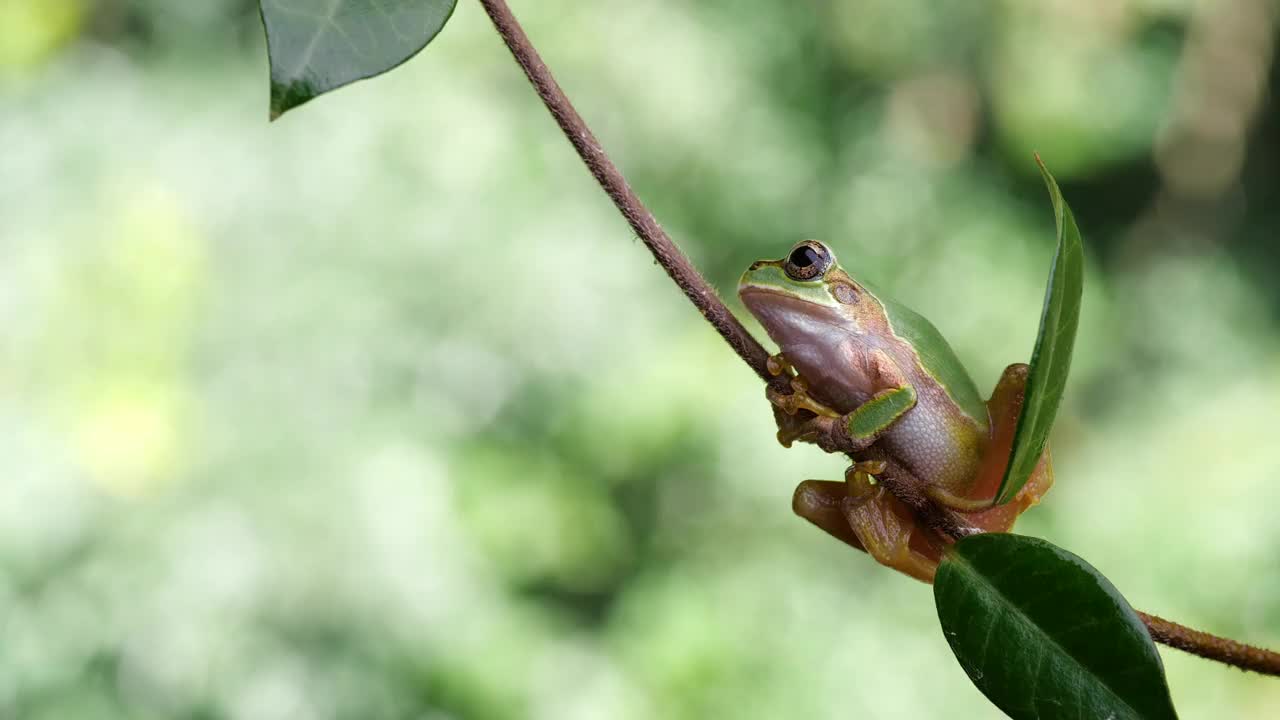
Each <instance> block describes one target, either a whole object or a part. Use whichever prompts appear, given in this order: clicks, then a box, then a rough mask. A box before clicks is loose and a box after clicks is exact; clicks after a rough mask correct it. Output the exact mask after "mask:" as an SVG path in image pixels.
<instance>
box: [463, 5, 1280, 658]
mask: <svg viewBox="0 0 1280 720" xmlns="http://www.w3.org/2000/svg"><path fill="white" fill-rule="evenodd" d="M480 4H481V5H483V6H484V9H485V12H486V13H488V15H489V19H490V20H492V21H493V25H494V27H495V28H497V30H498V34H499V35H501V36H502V40H503V42H505V43H506V45H507V49H509V50H510V51H511V54H512V55H514V56H515V59H516V62H517V63H519V64H520V67H521V68H523V69H524V74H525V75H526V76H527V77H528V78H529V82H530V83H532V84H533V88H534V90H536V91H537V93H538V96H539V97H540V98H542V102H543V104H545V105H546V106H547V110H548V111H550V112H551V116H552V117H554V118H555V121H556V123H557V124H558V125H560V129H561V130H563V131H564V134H565V137H566V138H568V139H569V142H570V143H571V144H572V145H573V147H574V149H575V150H577V151H578V155H579V156H580V157H581V158H582V161H583V162H584V163H586V165H587V169H588V170H590V171H591V174H592V175H593V176H595V178H596V181H597V182H599V183H600V187H601V188H603V189H604V191H605V192H606V193H607V194H608V195H609V197H610V199H612V200H613V204H614V205H615V206H617V208H618V211H619V212H621V213H622V216H623V217H624V218H626V220H627V222H628V223H629V224H630V225H631V228H632V229H633V230H635V232H636V235H639V236H640V239H641V240H642V241H643V242H644V244H645V245H646V246H647V247H648V248H649V250H650V252H652V253H653V257H654V259H656V260H657V261H658V264H659V265H661V266H662V268H663V269H664V270H666V271H667V274H668V275H670V276H671V279H672V280H674V281H675V283H676V285H678V286H679V287H680V289H681V290H682V291H684V294H685V295H686V296H687V297H688V298H689V300H690V302H692V303H693V304H694V305H695V306H696V307H697V308H698V311H699V312H701V313H702V316H703V317H705V318H706V319H707V321H708V322H710V323H711V325H712V326H713V327H714V328H715V329H716V330H717V331H718V332H719V333H720V335H721V336H722V337H723V338H724V339H725V342H727V343H729V346H730V347H731V348H733V350H734V352H736V353H738V356H739V357H741V358H742V359H743V361H744V362H746V363H747V365H748V366H750V367H751V369H752V370H754V371H755V373H756V375H759V376H760V378H761V379H763V380H764V381H765V382H767V383H768V382H776V381H777V380H778V379H777V378H774V377H773V376H772V375H770V374H769V371H768V369H767V367H766V361H767V360H768V357H769V354H768V353H767V352H766V351H765V349H764V348H763V347H762V346H761V345H760V343H759V342H758V341H757V340H756V339H755V338H754V337H752V336H751V334H750V333H748V332H747V329H746V328H744V327H743V326H742V323H740V322H738V319H737V318H736V317H734V316H733V314H732V313H730V312H729V308H727V307H725V305H724V303H723V302H721V300H720V298H719V296H717V295H716V292H715V290H714V289H713V288H712V287H711V285H710V284H708V283H707V281H706V279H705V278H703V277H702V274H701V273H699V272H698V270H697V269H696V268H695V267H694V266H693V264H692V263H690V262H689V259H688V258H687V257H685V255H684V253H682V252H681V251H680V248H679V247H677V246H676V244H675V242H674V241H672V240H671V238H670V236H668V235H667V233H666V231H665V230H663V229H662V226H661V225H659V224H658V221H657V219H656V218H654V216H653V213H651V212H649V209H648V208H647V207H645V205H644V203H642V202H641V201H640V198H639V197H637V196H636V194H635V191H634V190H632V189H631V186H630V185H629V184H628V183H627V180H626V178H625V177H623V175H622V173H621V172H619V170H618V168H617V166H615V165H614V164H613V161H612V160H610V159H609V156H608V155H607V154H605V151H604V148H602V147H600V142H599V141H598V140H596V136H595V135H594V134H593V133H592V132H591V130H590V128H588V127H587V124H586V123H585V122H584V121H583V120H582V117H581V116H579V115H578V111H577V110H574V108H573V104H572V103H570V102H569V98H567V97H565V94H564V91H563V90H561V89H560V85H559V84H558V83H557V82H556V80H555V78H554V77H553V76H552V75H551V71H550V70H548V69H547V66H546V65H545V64H544V63H543V62H542V58H541V57H539V56H538V52H537V51H536V50H534V48H533V45H532V44H530V42H529V38H528V37H527V36H526V35H525V34H524V30H523V29H522V28H521V27H520V23H519V22H518V21H517V20H516V18H515V16H514V15H512V14H511V8H509V7H507V3H506V1H505V0H480ZM924 514H925V515H926V516H928V515H932V516H933V517H934V518H935V519H936V518H944V517H946V516H945V514H944V513H943V511H942V510H941V509H940V508H939V509H938V512H937V513H924ZM1138 615H1139V617H1141V618H1142V621H1143V622H1144V623H1146V625H1147V628H1148V630H1149V631H1150V632H1151V638H1152V639H1153V640H1155V641H1156V642H1159V643H1163V644H1165V645H1168V646H1170V647H1174V648H1178V649H1179V650H1185V651H1186V652H1189V653H1192V654H1193V655H1199V656H1200V657H1202V658H1206V659H1209V660H1215V661H1217V662H1220V663H1225V664H1227V665H1232V666H1234V667H1238V668H1241V669H1242V670H1253V671H1255V672H1259V673H1265V674H1267V675H1280V654H1278V653H1274V652H1271V651H1269V650H1263V649H1260V648H1256V647H1252V646H1249V645H1245V644H1243V643H1239V642H1236V641H1234V640H1228V639H1227V638H1221V637H1217V636H1216V635H1210V634H1209V633H1206V632H1201V631H1199V630H1192V629H1190V628H1187V627H1184V626H1182V625H1179V624H1177V623H1173V622H1169V621H1168V620H1163V619H1161V618H1158V617H1156V616H1154V615H1147V614H1146V613H1138Z"/></svg>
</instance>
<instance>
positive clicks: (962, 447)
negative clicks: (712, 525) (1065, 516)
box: [738, 240, 1053, 582]
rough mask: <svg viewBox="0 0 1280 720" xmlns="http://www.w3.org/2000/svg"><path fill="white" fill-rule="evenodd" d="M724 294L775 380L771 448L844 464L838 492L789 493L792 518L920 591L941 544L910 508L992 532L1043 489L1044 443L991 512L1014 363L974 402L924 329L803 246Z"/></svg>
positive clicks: (826, 486) (808, 487)
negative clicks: (809, 451)
mask: <svg viewBox="0 0 1280 720" xmlns="http://www.w3.org/2000/svg"><path fill="white" fill-rule="evenodd" d="M738 295H739V297H740V298H741V299H742V302H743V304H744V305H745V306H746V308H747V310H748V311H750V312H751V314H752V315H754V316H755V317H756V319H758V320H759V321H760V323H761V324H762V325H763V326H764V329H765V331H766V332H768V334H769V337H771V338H772V339H773V341H774V342H776V343H777V344H778V348H779V354H777V355H775V356H773V357H771V358H770V359H769V371H770V372H771V373H772V374H773V375H775V376H776V377H779V378H781V379H783V380H788V381H789V383H783V384H784V387H783V388H779V387H777V386H776V385H777V384H776V383H775V384H773V385H770V388H769V390H768V391H767V395H768V398H769V400H770V402H771V403H772V404H773V405H774V406H775V408H776V409H775V413H774V414H775V416H776V417H777V419H778V425H779V431H778V440H779V441H780V442H781V443H782V444H783V445H785V446H787V447H790V445H791V443H792V442H794V441H796V440H800V441H805V442H812V443H815V444H817V445H819V446H820V447H822V448H823V449H824V450H827V451H828V452H844V453H846V454H847V455H848V456H849V457H850V458H851V459H852V460H853V465H852V466H851V467H850V468H849V469H848V470H847V471H846V473H845V479H844V482H829V481H822V480H806V481H804V482H802V483H800V486H799V487H797V488H796V491H795V495H794V497H793V501H792V507H793V509H794V510H795V512H796V513H797V514H798V515H800V516H801V517H804V518H805V519H807V520H809V521H810V522H812V523H813V524H815V525H817V526H818V527H820V528H822V529H823V530H825V531H826V532H828V533H830V534H832V535H834V536H836V537H837V538H839V539H841V540H843V541H845V542H847V543H848V544H850V545H852V546H854V547H856V548H859V549H862V550H866V551H867V552H868V553H869V554H870V555H871V556H872V557H874V558H875V559H876V560H877V561H879V562H881V563H883V564H884V565H887V566H889V567H892V568H894V569H896V570H899V571H902V572H904V573H906V574H908V575H910V576H912V577H915V578H917V579H920V580H923V581H925V582H932V580H933V576H934V572H935V571H936V570H937V566H938V562H939V561H940V559H941V555H942V550H943V548H944V546H945V543H946V542H947V540H946V539H945V537H944V535H943V534H942V533H941V532H940V531H939V530H938V529H937V528H938V525H936V524H934V523H930V522H929V521H927V520H926V519H923V518H922V516H921V515H920V514H919V513H918V512H917V510H918V509H920V508H921V507H934V508H938V507H941V508H945V511H946V512H950V513H953V515H952V516H951V519H952V520H955V521H957V522H956V524H958V525H960V526H962V527H963V526H968V527H970V528H973V529H977V530H982V531H990V532H1004V531H1007V530H1009V529H1010V528H1011V527H1012V526H1013V523H1014V521H1015V520H1016V519H1017V517H1018V515H1020V514H1021V513H1022V512H1023V511H1024V510H1026V509H1027V508H1029V507H1031V506H1032V505H1035V504H1036V503H1037V502H1039V500H1040V497H1041V496H1043V495H1044V493H1046V492H1047V491H1048V490H1049V487H1050V485H1052V484H1053V470H1052V466H1051V463H1050V458H1049V450H1048V448H1047V447H1046V448H1045V451H1044V454H1043V455H1042V456H1041V458H1040V462H1039V464H1038V465H1037V467H1036V470H1035V473H1034V474H1033V475H1032V477H1031V479H1030V480H1029V481H1028V482H1027V484H1026V485H1025V486H1024V487H1023V488H1022V490H1021V491H1020V492H1019V493H1018V495H1017V496H1016V497H1015V498H1014V499H1013V500H1012V501H1011V502H1008V503H1006V504H1004V505H994V504H993V503H994V500H993V498H994V496H995V493H996V490H997V488H998V487H999V486H1000V482H1001V479H1002V478H1003V475H1004V470H1005V466H1006V465H1007V464H1008V462H1009V455H1010V449H1011V447H1012V445H1013V435H1014V431H1015V430H1016V428H1017V421H1018V414H1019V412H1021V409H1022V399H1023V393H1024V390H1025V387H1026V382H1027V370H1028V367H1027V365H1025V364H1022V363H1016V364H1013V365H1010V366H1009V367H1007V368H1005V370H1004V373H1003V374H1002V375H1001V376H1000V379H999V381H998V382H997V383H996V386H995V390H994V391H993V392H992V394H991V397H990V399H988V400H986V401H983V399H982V397H981V395H979V394H978V388H977V386H975V385H974V382H973V380H972V379H971V378H970V376H969V373H968V371H966V370H965V368H964V366H963V365H961V364H960V360H959V359H958V358H957V357H956V354H955V351H953V350H952V349H951V346H950V345H948V344H947V341H946V340H945V339H944V338H943V337H942V334H941V333H939V332H938V330H937V329H936V328H935V327H934V326H933V325H932V324H931V323H930V322H929V321H928V320H926V319H925V318H923V317H922V316H920V315H919V314H917V313H915V312H913V311H912V310H910V309H908V308H907V307H905V306H904V305H901V304H900V303H898V302H896V301H894V300H892V299H891V298H889V297H888V296H887V295H885V294H884V293H882V292H880V291H879V290H876V289H875V288H874V287H873V286H871V285H869V284H868V283H867V282H866V281H864V280H859V279H855V278H854V277H853V276H852V275H850V274H849V273H848V272H847V271H846V270H845V269H844V268H842V267H841V266H840V264H839V263H837V262H836V257H835V253H834V252H832V250H831V248H830V247H828V246H827V245H825V244H823V243H821V242H818V241H816V240H805V241H803V242H800V243H799V244H797V245H796V246H795V247H793V248H792V249H791V252H790V253H788V254H787V256H786V257H785V258H783V259H780V260H760V261H758V262H755V263H752V265H751V267H749V268H747V271H746V272H745V273H744V274H743V275H742V278H741V280H740V281H739V282H738ZM788 384H789V387H785V385H788ZM788 390H789V391H790V392H787V391H788ZM890 489H892V490H893V492H890ZM912 497H915V498H917V499H919V498H921V497H926V498H928V499H929V500H932V501H933V502H932V503H927V502H917V503H910V498H912ZM904 501H906V502H904ZM909 503H910V504H909ZM913 505H914V506H915V508H914V509H913Z"/></svg>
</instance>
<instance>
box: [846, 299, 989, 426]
mask: <svg viewBox="0 0 1280 720" xmlns="http://www.w3.org/2000/svg"><path fill="white" fill-rule="evenodd" d="M864 286H866V285H865V283H864ZM866 287H867V289H868V290H870V291H871V292H872V293H873V294H874V295H875V297H876V299H877V300H879V301H880V304H881V305H883V306H884V312H885V316H887V317H888V318H889V325H890V326H891V327H892V328H893V334H895V335H897V336H898V337H900V338H902V339H903V340H906V341H907V342H908V343H910V344H911V346H912V347H914V348H915V349H916V354H917V355H918V356H919V358H920V364H921V365H922V366H923V367H924V369H925V371H926V372H928V373H929V374H930V375H932V376H933V378H934V379H935V380H937V381H938V383H939V384H941V385H942V386H943V387H944V388H946V390H947V392H948V393H950V395H951V398H952V399H953V400H955V402H956V405H959V406H960V409H961V410H963V411H964V412H965V413H966V414H967V415H969V416H971V417H972V418H973V419H974V420H976V421H977V422H978V424H980V425H982V426H983V427H986V425H987V404H986V403H985V402H983V400H982V396H981V395H979V394H978V387H977V385H974V383H973V378H971V377H969V371H968V370H965V368H964V365H962V364H961V363H960V358H958V357H956V351H955V350H952V349H951V345H950V344H948V343H947V340H946V338H944V337H942V333H940V332H938V328H936V327H934V326H933V323H931V322H929V321H928V320H927V319H925V317H924V316H923V315H921V314H920V313H917V312H916V311H915V310H912V309H911V308H909V307H907V306H906V305H903V304H902V303H900V302H898V301H896V300H894V299H893V298H891V297H889V296H888V295H885V294H884V293H883V292H881V291H880V290H879V289H878V288H874V287H870V286H866Z"/></svg>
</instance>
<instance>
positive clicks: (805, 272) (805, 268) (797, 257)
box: [783, 240, 831, 280]
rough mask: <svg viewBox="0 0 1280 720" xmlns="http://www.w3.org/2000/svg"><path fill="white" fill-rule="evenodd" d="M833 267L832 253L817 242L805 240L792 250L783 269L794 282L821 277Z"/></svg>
mask: <svg viewBox="0 0 1280 720" xmlns="http://www.w3.org/2000/svg"><path fill="white" fill-rule="evenodd" d="M829 267H831V251H830V250H828V249H827V246H826V245H823V244H822V243H820V242H818V241H816V240H805V241H804V242H802V243H800V244H799V245H796V246H795V247H794V248H792V249H791V254H790V255H788V256H787V262H786V264H785V265H784V266H783V269H785V270H786V271H787V275H788V276H789V277H790V278H791V279H792V280H812V279H814V278H816V277H821V276H822V274H823V273H825V272H826V271H827V268H829Z"/></svg>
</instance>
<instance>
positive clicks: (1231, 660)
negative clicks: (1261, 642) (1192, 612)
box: [1138, 610, 1280, 675]
mask: <svg viewBox="0 0 1280 720" xmlns="http://www.w3.org/2000/svg"><path fill="white" fill-rule="evenodd" d="M1138 617H1140V618H1142V622H1144V623H1146V625H1147V632H1149V633H1151V639H1152V640H1155V641H1156V642H1158V643H1163V644H1165V645H1168V646H1169V647H1174V648H1178V649H1179V650H1183V651H1186V652H1189V653H1191V654H1192V655H1199V656H1200V657H1202V658H1205V659H1207V660H1214V661H1216V662H1220V663H1223V664H1225V665H1231V666H1233V667H1238V668H1240V669H1241V670H1252V671H1254V672H1257V673H1262V674H1263V675H1280V653H1276V652H1272V651H1271V650H1266V649H1264V648H1259V647H1254V646H1252V645H1245V644H1244V643H1242V642H1236V641H1235V640H1230V639H1228V638H1223V637H1218V636H1217V635H1210V634H1209V633H1207V632H1203V631H1201V630H1192V629H1191V628H1189V627H1187V626H1185V625H1179V624H1178V623H1176V622H1173V621H1172V620H1165V619H1164V618H1162V617H1157V616H1155V615H1148V614H1147V613H1144V612H1142V611H1141V610H1139V611H1138Z"/></svg>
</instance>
